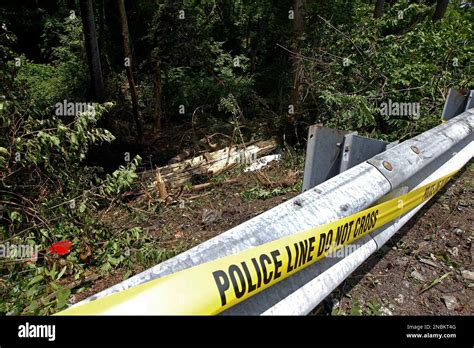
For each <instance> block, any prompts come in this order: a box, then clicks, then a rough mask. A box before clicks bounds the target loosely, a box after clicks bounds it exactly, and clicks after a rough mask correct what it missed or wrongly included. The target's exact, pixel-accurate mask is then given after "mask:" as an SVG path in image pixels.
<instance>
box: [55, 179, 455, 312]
mask: <svg viewBox="0 0 474 348" xmlns="http://www.w3.org/2000/svg"><path fill="white" fill-rule="evenodd" d="M456 172H457V171H456ZM456 172H453V173H451V174H448V175H446V176H444V177H442V178H440V179H438V180H435V181H433V182H431V183H429V184H427V185H424V186H422V187H420V188H418V189H415V190H413V191H411V192H409V193H407V194H404V195H401V196H398V197H396V198H394V199H391V200H389V201H386V202H384V203H381V204H378V205H376V206H374V207H371V208H368V209H365V210H363V211H361V212H358V213H356V214H354V215H351V216H348V217H345V218H342V219H340V220H337V221H334V222H331V223H328V224H325V225H321V226H317V227H315V228H312V229H310V230H307V231H304V232H300V233H296V234H292V235H289V236H287V237H284V238H281V239H278V240H274V241H272V242H269V243H266V244H263V245H260V246H258V247H254V248H251V249H248V250H245V251H242V252H239V253H238V254H235V255H230V256H226V257H223V258H221V259H217V260H214V261H210V262H206V263H203V264H200V265H197V266H194V267H191V268H188V269H185V270H182V271H180V272H177V273H173V274H170V275H168V276H164V277H162V278H158V279H155V280H151V281H149V282H146V283H143V284H140V285H137V286H135V287H132V288H130V289H127V290H124V291H121V292H118V293H114V294H111V295H108V296H105V297H102V298H99V299H97V300H94V301H91V302H88V303H85V304H83V305H79V306H76V307H72V308H69V309H66V310H64V311H62V312H59V313H57V314H58V315H109V314H111V315H119V314H122V315H131V314H139V315H140V314H141V315H158V314H172V315H180V314H188V315H189V314H198V315H207V314H217V313H219V312H222V311H224V310H225V309H227V308H229V307H232V306H234V305H235V304H237V303H239V302H241V301H244V300H245V299H247V298H249V297H250V296H253V295H255V294H257V293H259V292H260V291H262V290H264V289H266V288H268V287H270V286H272V285H274V284H276V283H277V282H279V281H281V280H283V279H285V278H287V277H289V276H291V275H292V274H294V273H295V272H298V271H300V270H302V269H303V268H305V267H307V266H309V265H310V264H312V263H314V262H316V261H318V260H320V259H322V258H323V257H325V256H327V255H329V254H330V253H332V252H335V251H336V250H338V249H340V248H341V247H343V246H344V245H346V244H349V243H351V242H353V241H355V240H357V239H359V238H361V237H362V236H364V235H366V234H368V233H370V232H372V231H374V230H376V229H378V228H380V227H381V226H383V225H385V224H387V223H389V222H391V221H393V220H394V219H396V218H398V217H399V216H401V215H403V214H405V213H406V212H408V211H410V210H411V209H413V208H414V207H416V206H417V205H419V204H421V203H422V202H424V201H426V200H428V199H430V198H431V197H433V196H434V195H435V194H436V193H437V192H438V191H439V190H440V189H441V188H442V187H443V186H444V184H445V183H446V182H447V181H448V180H449V179H450V178H451V177H452V176H453V175H455V174H456Z"/></svg>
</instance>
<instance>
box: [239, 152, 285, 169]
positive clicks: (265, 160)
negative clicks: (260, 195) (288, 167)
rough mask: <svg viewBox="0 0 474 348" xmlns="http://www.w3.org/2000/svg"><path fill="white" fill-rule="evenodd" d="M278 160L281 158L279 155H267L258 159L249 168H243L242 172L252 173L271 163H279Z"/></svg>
mask: <svg viewBox="0 0 474 348" xmlns="http://www.w3.org/2000/svg"><path fill="white" fill-rule="evenodd" d="M280 158H281V155H280V154H276V155H267V156H263V157H260V158H259V159H257V160H256V161H255V162H253V163H252V164H251V165H250V166H248V167H247V168H245V169H244V172H245V173H247V172H254V171H256V170H260V169H262V168H263V167H265V166H266V165H267V164H268V163H270V162H272V161H279V160H280Z"/></svg>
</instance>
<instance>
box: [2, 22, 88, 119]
mask: <svg viewBox="0 0 474 348" xmlns="http://www.w3.org/2000/svg"><path fill="white" fill-rule="evenodd" d="M52 26H53V24H52V23H51V20H49V21H47V22H46V24H45V30H49V29H51V27H52ZM54 29H55V30H60V34H59V35H58V41H59V46H57V47H54V48H52V49H51V53H50V57H49V58H50V62H51V63H50V64H43V63H34V62H32V61H30V60H28V59H27V58H26V57H25V56H21V57H20V59H21V66H20V67H17V68H16V71H17V75H16V78H15V85H14V86H13V88H15V89H18V90H24V91H25V92H27V93H25V96H26V97H25V99H23V100H22V102H23V103H24V104H29V105H31V106H34V107H33V109H32V111H33V112H41V113H43V114H48V113H52V112H53V109H54V105H55V104H56V103H58V102H62V101H63V100H69V101H79V100H84V99H85V97H86V95H85V92H86V91H87V86H88V71H87V66H86V65H85V63H84V61H85V60H84V59H85V58H84V57H85V53H84V49H83V43H82V40H83V39H82V26H81V21H80V20H79V19H77V18H76V19H70V18H69V17H67V18H66V19H65V20H64V23H61V24H59V23H55V26H54ZM61 30H62V31H61ZM8 64H10V65H11V68H13V65H14V64H15V61H13V60H10V61H9V62H8Z"/></svg>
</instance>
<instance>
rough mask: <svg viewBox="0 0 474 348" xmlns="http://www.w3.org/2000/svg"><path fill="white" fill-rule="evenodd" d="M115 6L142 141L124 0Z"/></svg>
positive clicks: (134, 111) (134, 113)
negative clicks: (116, 7) (120, 25)
mask: <svg viewBox="0 0 474 348" xmlns="http://www.w3.org/2000/svg"><path fill="white" fill-rule="evenodd" d="M117 5H118V9H119V14H120V22H121V24H122V38H123V51H124V55H125V60H127V59H128V64H126V62H124V64H125V69H126V71H127V79H128V85H129V88H130V96H131V98H132V109H133V117H134V119H135V125H136V127H137V133H138V138H139V141H140V142H141V141H142V140H143V121H142V118H141V115H140V109H139V107H138V94H137V88H136V86H135V81H134V79H133V70H132V52H131V48H130V34H129V32H128V21H127V12H126V10H125V3H124V0H117Z"/></svg>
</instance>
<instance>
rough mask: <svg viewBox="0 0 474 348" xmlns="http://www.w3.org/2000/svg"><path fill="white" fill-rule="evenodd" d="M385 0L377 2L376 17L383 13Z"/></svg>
mask: <svg viewBox="0 0 474 348" xmlns="http://www.w3.org/2000/svg"><path fill="white" fill-rule="evenodd" d="M384 4H385V0H377V2H376V3H375V10H374V18H380V17H382V15H383V5H384Z"/></svg>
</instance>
